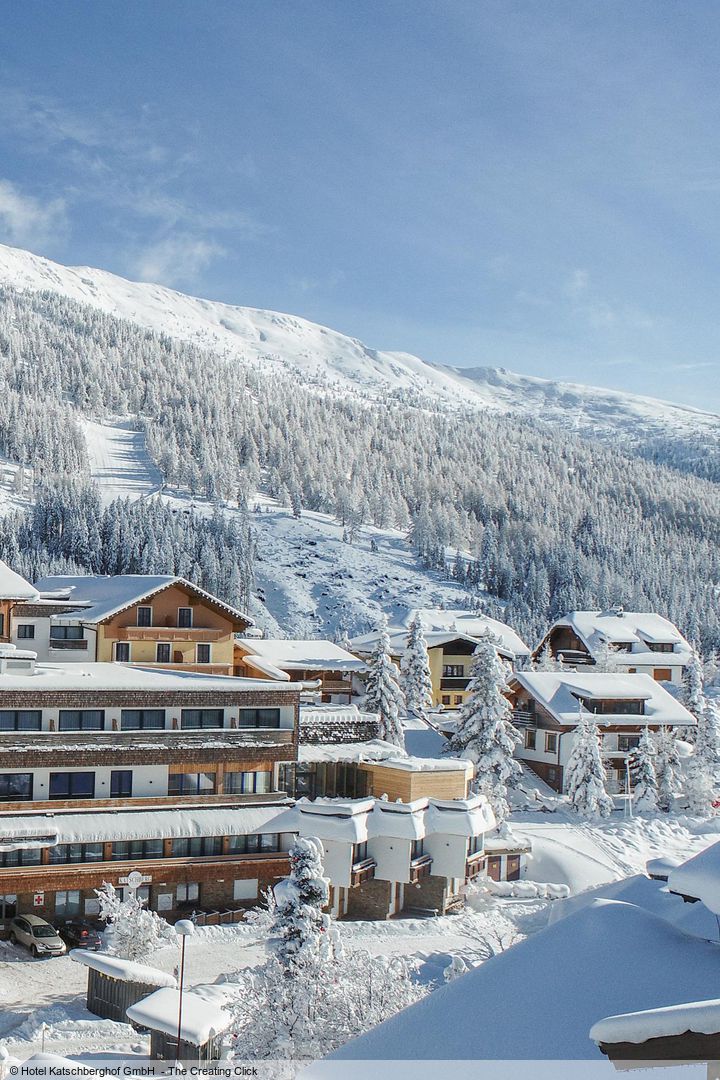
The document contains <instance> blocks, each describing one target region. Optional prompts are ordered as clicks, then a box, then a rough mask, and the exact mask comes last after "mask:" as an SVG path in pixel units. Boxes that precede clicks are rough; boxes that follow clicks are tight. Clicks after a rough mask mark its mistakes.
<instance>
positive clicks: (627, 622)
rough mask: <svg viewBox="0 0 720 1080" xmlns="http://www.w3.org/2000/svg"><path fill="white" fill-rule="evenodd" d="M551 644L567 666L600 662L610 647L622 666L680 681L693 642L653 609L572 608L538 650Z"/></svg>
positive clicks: (614, 659)
mask: <svg viewBox="0 0 720 1080" xmlns="http://www.w3.org/2000/svg"><path fill="white" fill-rule="evenodd" d="M546 649H547V650H549V653H550V655H551V656H552V657H554V658H555V659H557V660H561V661H562V662H563V664H564V665H565V666H567V667H572V668H584V667H588V666H593V665H595V664H598V663H600V664H602V663H603V662H604V661H605V660H606V659H607V656H608V653H609V652H611V653H612V654H614V655H613V656H612V663H613V666H614V667H615V668H617V669H618V670H620V669H623V670H625V671H627V672H629V673H630V674H633V673H637V674H639V675H651V676H652V677H653V679H657V680H658V681H659V682H673V683H679V682H681V680H682V675H683V671H684V669H685V666H686V664H687V663H688V661H689V659H690V656H691V653H692V647H691V646H690V644H689V643H688V642H687V641H686V640H685V638H684V637H683V636H682V634H681V633H680V631H679V630H678V629H677V627H676V626H674V625H673V624H672V623H671V622H670V621H669V620H668V619H665V618H663V616H662V615H656V614H655V613H654V612H638V611H624V610H623V608H622V607H616V608H612V609H610V610H608V611H571V612H569V613H568V614H567V615H563V617H562V618H561V619H558V620H557V622H555V623H553V625H552V626H551V627H550V630H549V631H548V633H547V634H546V635H545V637H544V638H543V640H542V641H541V642H540V644H539V645H538V647H537V649H536V650H535V655H536V656H538V655H539V654H540V653H542V652H544V651H545V650H546Z"/></svg>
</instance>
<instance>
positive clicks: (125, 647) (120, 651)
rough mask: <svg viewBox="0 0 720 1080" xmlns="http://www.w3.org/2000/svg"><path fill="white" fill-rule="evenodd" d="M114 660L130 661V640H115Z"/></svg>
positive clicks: (125, 662)
mask: <svg viewBox="0 0 720 1080" xmlns="http://www.w3.org/2000/svg"><path fill="white" fill-rule="evenodd" d="M115 662H116V663H118V664H129V663H130V642H129V641H116V642H115Z"/></svg>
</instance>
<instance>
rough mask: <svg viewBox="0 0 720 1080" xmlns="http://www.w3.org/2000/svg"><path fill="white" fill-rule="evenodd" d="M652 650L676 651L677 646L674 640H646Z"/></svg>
mask: <svg viewBox="0 0 720 1080" xmlns="http://www.w3.org/2000/svg"><path fill="white" fill-rule="evenodd" d="M646 645H647V647H648V650H649V651H650V652H674V651H675V646H674V645H673V643H672V641H648V642H646Z"/></svg>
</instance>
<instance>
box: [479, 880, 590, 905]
mask: <svg viewBox="0 0 720 1080" xmlns="http://www.w3.org/2000/svg"><path fill="white" fill-rule="evenodd" d="M467 890H468V893H470V892H471V891H472V892H473V893H474V892H476V891H477V892H479V893H483V892H486V893H489V895H490V896H505V897H512V899H514V900H537V899H540V900H564V899H565V898H566V897H568V896H569V895H570V889H569V887H568V886H567V885H563V884H554V883H553V882H550V881H493V879H492V878H480V879H479V880H477V881H474V882H472V884H471V885H468V886H467Z"/></svg>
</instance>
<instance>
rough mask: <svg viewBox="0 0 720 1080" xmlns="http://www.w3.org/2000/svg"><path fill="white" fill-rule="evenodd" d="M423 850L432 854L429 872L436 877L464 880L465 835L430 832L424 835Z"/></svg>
mask: <svg viewBox="0 0 720 1080" xmlns="http://www.w3.org/2000/svg"><path fill="white" fill-rule="evenodd" d="M425 851H426V853H427V854H428V855H432V860H433V861H432V867H431V868H430V873H431V874H434V875H436V876H437V877H446V878H462V880H463V881H464V880H465V868H466V861H465V860H466V858H467V837H466V836H448V835H447V834H445V833H430V835H429V836H426V837H425Z"/></svg>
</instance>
